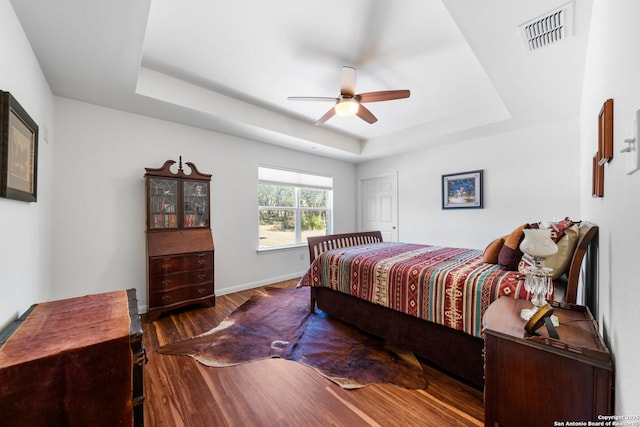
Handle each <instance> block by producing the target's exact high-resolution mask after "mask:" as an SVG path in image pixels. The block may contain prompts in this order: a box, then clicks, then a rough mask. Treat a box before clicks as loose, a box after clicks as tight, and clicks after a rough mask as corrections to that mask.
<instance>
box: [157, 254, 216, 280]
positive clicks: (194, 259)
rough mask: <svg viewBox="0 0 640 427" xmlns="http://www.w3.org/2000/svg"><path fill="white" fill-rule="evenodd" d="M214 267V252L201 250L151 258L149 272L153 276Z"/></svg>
mask: <svg viewBox="0 0 640 427" xmlns="http://www.w3.org/2000/svg"><path fill="white" fill-rule="evenodd" d="M212 267H213V252H199V253H194V254H189V255H178V256H171V257H157V258H156V257H154V258H151V259H149V274H150V275H152V276H157V275H162V274H170V273H179V272H182V271H194V270H203V269H206V268H212Z"/></svg>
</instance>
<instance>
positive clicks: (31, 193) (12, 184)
mask: <svg viewBox="0 0 640 427" xmlns="http://www.w3.org/2000/svg"><path fill="white" fill-rule="evenodd" d="M37 184H38V125H37V124H36V122H34V121H33V119H31V117H29V115H28V114H27V112H26V111H25V110H24V109H23V108H22V106H21V105H20V104H19V103H18V101H16V99H15V98H14V97H13V96H11V94H10V93H9V92H3V91H0V197H5V198H8V199H15V200H22V201H25V202H35V201H37V194H38V191H37V188H38V185H37Z"/></svg>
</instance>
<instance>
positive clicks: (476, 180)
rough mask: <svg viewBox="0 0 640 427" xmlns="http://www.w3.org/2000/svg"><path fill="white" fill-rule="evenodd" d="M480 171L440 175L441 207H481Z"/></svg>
mask: <svg viewBox="0 0 640 427" xmlns="http://www.w3.org/2000/svg"><path fill="white" fill-rule="evenodd" d="M482 172H483V171H482V170H477V171H470V172H460V173H452V174H447V175H442V209H479V208H482V197H483V196H482Z"/></svg>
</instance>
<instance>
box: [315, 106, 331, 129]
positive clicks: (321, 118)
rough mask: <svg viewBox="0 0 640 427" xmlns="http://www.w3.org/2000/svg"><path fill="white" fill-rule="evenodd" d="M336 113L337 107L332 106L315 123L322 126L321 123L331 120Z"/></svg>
mask: <svg viewBox="0 0 640 427" xmlns="http://www.w3.org/2000/svg"><path fill="white" fill-rule="evenodd" d="M335 114H336V110H335V108H333V107H331V109H330V110H329V111H327V112H326V113H324V116H322V117H320V118H319V119H318V121H317V122H315V123H314V125H316V126H320V125H321V124H323V123H324V122H326V121H327V120H329V119H330V118H331V117H333V116H334V115H335Z"/></svg>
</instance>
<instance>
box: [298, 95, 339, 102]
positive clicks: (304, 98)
mask: <svg viewBox="0 0 640 427" xmlns="http://www.w3.org/2000/svg"><path fill="white" fill-rule="evenodd" d="M287 99H288V100H289V101H331V102H336V101H338V98H331V97H330V96H290V97H288V98H287Z"/></svg>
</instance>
